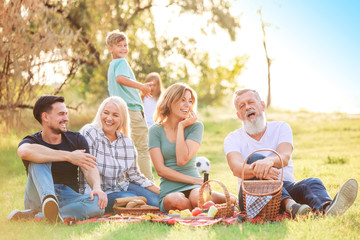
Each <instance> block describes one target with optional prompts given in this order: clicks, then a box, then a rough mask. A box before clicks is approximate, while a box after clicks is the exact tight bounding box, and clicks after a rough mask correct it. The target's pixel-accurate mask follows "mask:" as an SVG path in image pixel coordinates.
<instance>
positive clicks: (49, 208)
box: [42, 197, 64, 223]
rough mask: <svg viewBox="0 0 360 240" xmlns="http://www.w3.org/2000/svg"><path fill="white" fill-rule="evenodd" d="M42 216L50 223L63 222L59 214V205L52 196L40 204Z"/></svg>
mask: <svg viewBox="0 0 360 240" xmlns="http://www.w3.org/2000/svg"><path fill="white" fill-rule="evenodd" d="M42 212H43V214H44V217H45V218H46V219H47V220H49V221H50V222H52V223H57V222H64V221H63V219H62V218H61V216H60V214H59V205H58V204H57V202H56V200H55V199H54V198H52V197H48V198H46V199H45V201H44V202H43V204H42Z"/></svg>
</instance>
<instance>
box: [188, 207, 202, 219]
mask: <svg viewBox="0 0 360 240" xmlns="http://www.w3.org/2000/svg"><path fill="white" fill-rule="evenodd" d="M200 213H202V210H201V209H200V208H198V207H196V208H194V209H193V210H192V211H191V214H192V215H193V217H196V216H197V215H199V214H200Z"/></svg>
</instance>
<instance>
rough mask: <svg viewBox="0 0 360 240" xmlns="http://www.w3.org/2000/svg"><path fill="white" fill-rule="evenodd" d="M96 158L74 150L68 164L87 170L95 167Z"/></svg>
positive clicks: (82, 151) (83, 151)
mask: <svg viewBox="0 0 360 240" xmlns="http://www.w3.org/2000/svg"><path fill="white" fill-rule="evenodd" d="M95 160H96V157H94V156H93V155H91V154H89V153H86V152H85V150H75V151H73V152H71V155H70V159H69V162H70V163H72V164H74V165H77V166H79V167H82V168H84V169H85V170H88V168H89V167H91V168H94V167H96V165H97V163H96V162H95Z"/></svg>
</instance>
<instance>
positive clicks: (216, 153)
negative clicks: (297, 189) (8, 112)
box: [0, 108, 360, 239]
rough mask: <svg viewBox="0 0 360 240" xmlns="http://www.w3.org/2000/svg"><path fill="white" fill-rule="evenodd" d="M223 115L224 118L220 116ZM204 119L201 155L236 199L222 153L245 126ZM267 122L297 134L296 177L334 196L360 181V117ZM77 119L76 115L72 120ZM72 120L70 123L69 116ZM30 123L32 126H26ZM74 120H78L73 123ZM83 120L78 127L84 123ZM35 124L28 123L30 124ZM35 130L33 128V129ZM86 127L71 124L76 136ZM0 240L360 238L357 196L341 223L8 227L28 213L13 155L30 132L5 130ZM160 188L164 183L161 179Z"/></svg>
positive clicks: (21, 172) (215, 116)
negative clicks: (13, 214)
mask: <svg viewBox="0 0 360 240" xmlns="http://www.w3.org/2000/svg"><path fill="white" fill-rule="evenodd" d="M219 113H221V114H219ZM199 116H200V117H199V120H200V121H203V123H204V125H205V133H204V139H203V143H202V146H201V147H200V151H199V154H198V156H206V157H207V158H208V159H210V161H211V172H210V178H211V179H218V180H220V181H221V182H223V183H224V184H225V185H226V186H227V188H228V190H229V191H230V192H231V193H234V194H236V193H237V180H236V178H235V177H233V175H232V173H231V171H230V169H229V168H228V165H227V163H226V159H225V156H224V152H223V140H224V138H225V137H226V135H227V134H228V133H229V132H231V131H233V130H235V129H236V128H238V127H239V126H240V123H239V121H238V120H237V119H236V118H235V114H234V113H233V112H232V108H231V109H214V108H206V109H202V110H201V112H200V114H199ZM267 116H268V119H269V120H270V121H272V120H281V121H286V122H288V123H289V124H290V126H291V127H292V129H293V134H294V147H295V150H294V154H293V162H294V166H295V168H296V169H295V178H296V179H297V180H300V179H303V178H307V177H318V178H320V179H321V180H322V181H323V182H324V184H325V186H326V187H327V189H328V191H329V194H330V196H332V197H334V196H335V194H336V192H337V190H338V189H339V187H340V186H341V184H342V183H343V182H344V181H345V180H347V179H348V178H355V179H357V180H358V181H359V182H360V152H359V146H360V115H347V114H340V113H333V114H318V113H308V112H284V111H275V110H270V111H269V112H268V113H267ZM74 117H75V116H74ZM70 119H71V121H73V117H72V116H70ZM29 121H30V120H29ZM74 122H79V121H77V119H74ZM80 122H81V121H80ZM30 125H31V124H30ZM32 126H36V125H35V124H34V125H32ZM80 126H81V124H79V126H74V125H73V126H70V127H69V128H70V129H72V130H76V129H78V128H79V127H80ZM0 132H1V138H0V172H1V175H0V187H1V194H0V202H1V208H0V239H240V238H242V239H245V238H246V239H338V238H341V239H359V238H360V236H359V235H360V210H359V207H360V197H358V198H357V200H356V201H355V203H354V205H353V206H352V207H351V208H350V209H349V210H348V211H347V212H346V213H345V214H344V215H343V216H340V217H327V218H323V217H319V218H316V219H314V218H305V219H300V220H286V221H283V222H279V223H274V224H259V225H254V224H248V223H245V224H238V225H233V226H224V225H215V226H211V227H204V228H192V227H185V226H180V225H175V226H167V225H163V224H157V223H140V224H116V223H111V224H109V223H103V224H82V225H77V226H66V225H62V224H58V225H55V226H54V225H50V224H48V223H46V222H41V223H34V222H7V221H6V217H7V215H8V214H9V212H10V211H12V210H13V209H16V208H17V209H23V208H24V203H23V198H24V189H25V184H26V176H25V169H24V167H23V165H22V162H21V160H20V159H19V158H18V156H17V154H16V149H17V144H18V143H19V141H20V140H21V139H22V137H23V136H24V135H25V134H30V133H32V132H34V130H29V129H22V130H21V131H18V132H17V133H16V132H15V131H14V130H8V131H7V133H6V134H5V133H4V126H3V125H2V126H0ZM156 181H157V183H159V178H156Z"/></svg>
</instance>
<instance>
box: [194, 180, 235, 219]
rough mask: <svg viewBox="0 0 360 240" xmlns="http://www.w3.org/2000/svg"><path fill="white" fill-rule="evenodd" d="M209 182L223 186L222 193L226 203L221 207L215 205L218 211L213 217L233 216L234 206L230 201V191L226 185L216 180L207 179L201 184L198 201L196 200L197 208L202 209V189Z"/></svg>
mask: <svg viewBox="0 0 360 240" xmlns="http://www.w3.org/2000/svg"><path fill="white" fill-rule="evenodd" d="M210 182H216V183H218V184H219V185H220V186H221V187H222V188H223V190H224V194H225V199H226V204H224V205H223V206H221V207H217V209H218V212H217V213H216V215H215V218H225V217H232V216H234V207H235V206H234V204H232V203H231V200H230V193H229V191H228V190H227V188H226V186H225V185H224V184H223V183H222V182H220V181H218V180H209V181H207V182H204V183H203V185H202V186H201V188H200V191H199V201H198V206H199V208H201V209H202V206H203V205H204V197H203V193H204V189H205V186H206V185H208V184H209V183H210Z"/></svg>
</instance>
